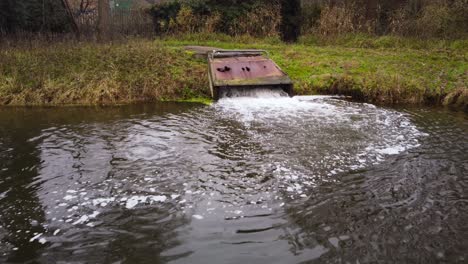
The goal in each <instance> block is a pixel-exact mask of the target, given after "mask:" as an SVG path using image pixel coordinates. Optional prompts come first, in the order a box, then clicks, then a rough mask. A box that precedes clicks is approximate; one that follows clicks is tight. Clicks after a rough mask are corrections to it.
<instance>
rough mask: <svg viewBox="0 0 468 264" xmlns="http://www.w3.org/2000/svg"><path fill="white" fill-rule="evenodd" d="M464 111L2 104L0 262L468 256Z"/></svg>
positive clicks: (296, 102) (259, 103)
mask: <svg viewBox="0 0 468 264" xmlns="http://www.w3.org/2000/svg"><path fill="white" fill-rule="evenodd" d="M467 128H468V121H467V118H466V114H463V113H453V112H448V111H445V110H437V109H422V110H411V109H400V110H399V111H397V110H391V109H383V108H379V107H375V106H373V105H368V104H358V103H351V102H346V101H342V100H338V99H334V98H328V97H297V98H292V99H291V98H281V97H278V98H231V99H224V100H222V101H220V102H219V103H217V104H215V105H213V106H199V105H190V104H173V103H164V104H158V105H142V106H125V107H111V108H61V109H57V108H51V109H47V108H39V109H27V108H4V109H0V136H1V138H0V158H1V159H0V165H1V168H0V209H1V212H2V214H1V215H0V239H1V245H0V262H23V261H39V262H60V261H64V262H67V261H68V262H70V261H72V262H80V263H81V262H92V263H102V262H106V263H107V262H111V263H112V262H125V263H169V262H170V263H206V261H207V260H210V262H212V263H239V262H242V261H245V262H248V263H301V262H314V261H317V262H333V263H334V262H342V261H344V262H346V261H348V262H351V263H358V262H359V263H366V262H424V263H426V262H439V261H446V262H460V263H462V262H465V261H466V258H467V257H468V255H467V252H468V250H467V243H468V232H467V229H466V225H465V222H466V219H467V217H468V213H467V201H468V199H467V196H466V195H467V193H468V192H467V183H468V182H467V181H468V176H467V175H468V173H467V170H468V156H467V144H468V143H467V142H468V132H467V131H468V129H467Z"/></svg>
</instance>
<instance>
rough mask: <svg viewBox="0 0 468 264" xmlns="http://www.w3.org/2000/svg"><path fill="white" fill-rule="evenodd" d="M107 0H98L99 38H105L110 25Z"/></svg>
mask: <svg viewBox="0 0 468 264" xmlns="http://www.w3.org/2000/svg"><path fill="white" fill-rule="evenodd" d="M109 9H110V6H109V0H98V15H99V18H98V36H99V40H107V39H108V37H109V27H110V10H109Z"/></svg>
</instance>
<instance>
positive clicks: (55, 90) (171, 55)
mask: <svg viewBox="0 0 468 264" xmlns="http://www.w3.org/2000/svg"><path fill="white" fill-rule="evenodd" d="M241 43H243V44H241ZM363 43H367V44H363ZM422 43H423V41H420V42H418V41H416V40H414V41H413V40H410V39H401V38H394V37H380V38H370V37H368V36H359V35H356V36H351V37H348V38H347V39H346V38H345V37H344V38H342V39H341V40H337V39H335V40H333V41H329V42H325V41H323V40H322V41H321V42H320V43H314V42H313V41H311V40H307V39H305V38H303V39H301V41H300V42H299V43H298V44H292V45H288V44H283V43H281V42H280V41H279V40H278V39H275V38H272V39H255V38H251V37H246V36H243V37H238V38H232V37H228V36H225V35H217V34H210V35H185V36H182V37H181V36H179V37H172V38H166V39H163V40H156V41H149V40H131V41H128V42H126V43H120V44H96V43H87V44H80V45H76V44H55V45H52V46H44V47H42V48H36V49H34V50H32V51H28V50H25V49H19V48H7V49H3V50H0V104H5V105H63V104H117V103H129V102H137V101H157V100H170V101H180V100H182V101H196V102H202V103H209V101H206V100H207V98H209V89H208V80H207V78H208V77H207V72H206V62H204V61H203V60H200V59H195V58H194V57H192V56H191V54H190V53H189V52H186V51H184V50H183V47H184V46H185V45H205V46H214V47H219V48H225V49H233V48H235V49H244V48H254V49H265V50H268V51H269V52H270V54H271V57H272V59H273V60H275V62H277V63H278V64H279V66H280V67H281V68H282V69H283V70H284V71H285V72H287V73H288V74H289V75H290V77H291V78H292V79H293V81H294V84H295V89H296V92H297V93H298V94H302V95H305V94H344V95H351V96H354V97H355V98H358V99H362V100H365V101H369V102H375V103H384V104H396V103H412V104H419V103H432V104H438V103H442V102H446V103H450V104H455V105H459V106H461V107H463V108H465V109H466V107H467V105H468V103H467V102H468V99H467V98H468V96H467V92H466V91H467V86H466V84H467V83H468V80H467V78H468V63H467V51H468V48H467V42H466V41H464V40H459V41H452V42H443V41H440V42H437V41H434V42H430V41H424V43H425V44H422ZM193 98H198V99H193ZM200 98H201V99H200Z"/></svg>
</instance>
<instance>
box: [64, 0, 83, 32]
mask: <svg viewBox="0 0 468 264" xmlns="http://www.w3.org/2000/svg"><path fill="white" fill-rule="evenodd" d="M62 5H63V8H65V11H66V12H67V15H68V18H69V19H70V23H71V26H72V29H73V32H75V35H76V38H77V39H79V38H80V28H79V27H78V24H77V23H76V20H75V16H74V15H73V11H72V10H71V8H70V4H69V3H68V1H67V0H62Z"/></svg>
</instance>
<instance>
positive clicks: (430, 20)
mask: <svg viewBox="0 0 468 264" xmlns="http://www.w3.org/2000/svg"><path fill="white" fill-rule="evenodd" d="M467 14H468V4H467V3H466V0H454V1H435V2H429V3H428V4H426V5H424V6H420V8H419V9H418V8H415V7H414V6H411V5H407V6H404V7H403V8H400V9H398V10H397V11H395V12H394V14H393V15H392V19H391V24H390V27H391V29H392V33H394V34H397V35H402V36H414V37H419V38H441V39H455V38H466V37H467V35H468V15H467Z"/></svg>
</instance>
